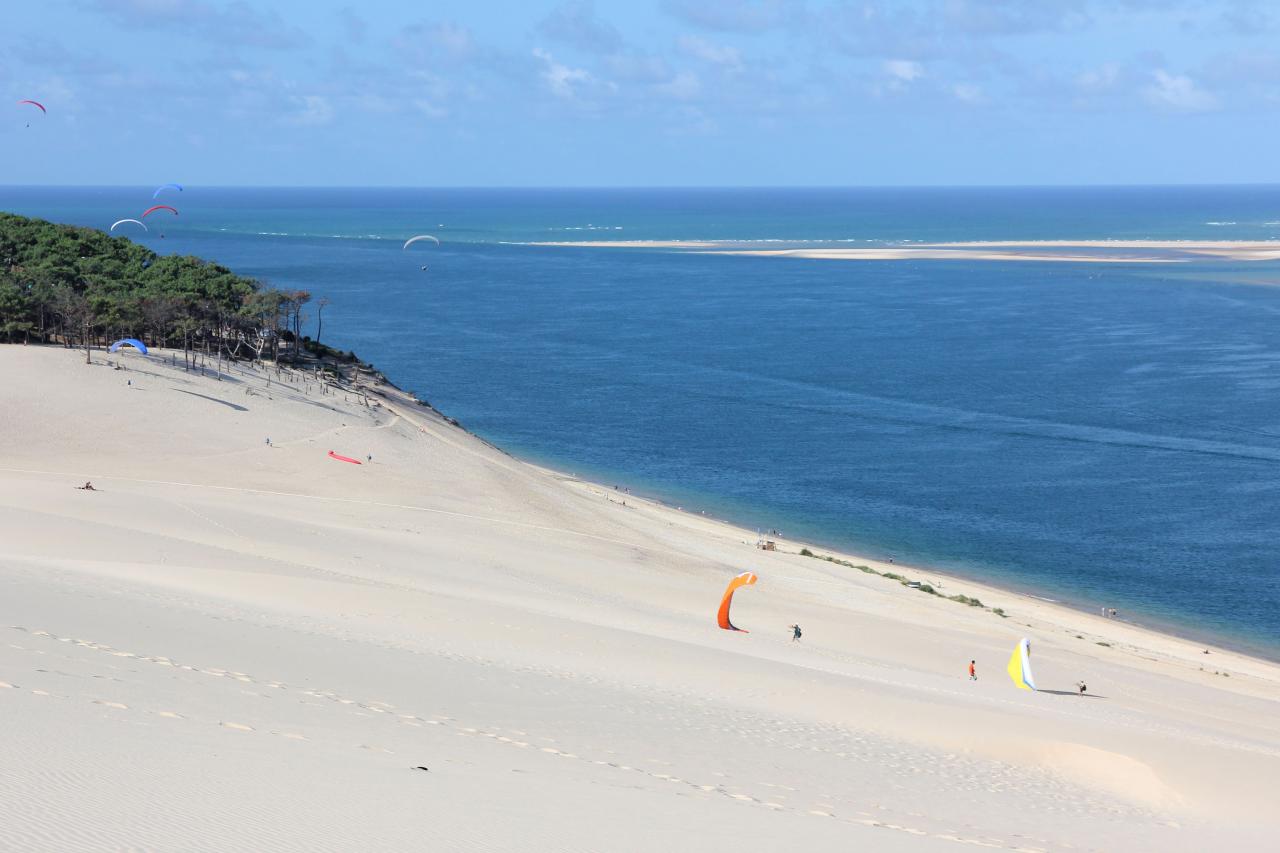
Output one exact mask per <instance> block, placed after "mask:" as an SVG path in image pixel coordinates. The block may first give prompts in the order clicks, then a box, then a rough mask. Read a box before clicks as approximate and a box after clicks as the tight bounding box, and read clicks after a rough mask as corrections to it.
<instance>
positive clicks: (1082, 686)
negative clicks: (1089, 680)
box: [1076, 681, 1089, 696]
mask: <svg viewBox="0 0 1280 853" xmlns="http://www.w3.org/2000/svg"><path fill="white" fill-rule="evenodd" d="M1076 687H1078V688H1079V689H1080V695H1081V696H1083V695H1084V692H1085V691H1086V690H1088V689H1089V685H1087V684H1085V683H1084V682H1083V681H1077V682H1076Z"/></svg>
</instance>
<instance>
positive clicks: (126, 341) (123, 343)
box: [107, 338, 147, 355]
mask: <svg viewBox="0 0 1280 853" xmlns="http://www.w3.org/2000/svg"><path fill="white" fill-rule="evenodd" d="M120 347H133V348H134V349H136V350H137V351H138V352H140V353H142V354H143V355H146V354H147V345H146V344H144V343H143V342H142V341H140V340H138V339H137V338H121V339H120V340H118V341H116V342H115V343H114V344H112V345H111V348H110V349H109V350H107V351H108V352H115V351H116V350H118V349H120Z"/></svg>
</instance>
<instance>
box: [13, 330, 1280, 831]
mask: <svg viewBox="0 0 1280 853" xmlns="http://www.w3.org/2000/svg"><path fill="white" fill-rule="evenodd" d="M95 361H97V362H98V363H97V364H95V365H93V366H86V365H84V364H83V355H82V354H77V353H75V352H68V351H64V350H61V349H57V348H37V347H13V346H7V347H0V367H2V368H3V369H4V375H5V376H6V378H7V379H6V382H5V383H4V385H3V386H2V388H0V437H3V444H2V445H0V711H2V713H3V714H4V720H5V723H6V725H5V726H4V730H3V732H2V733H0V751H2V754H3V756H4V760H3V762H0V813H3V815H4V818H3V820H2V821H0V849H11V850H33V849H36V850H60V851H67V850H100V849H119V848H124V847H129V848H137V849H156V850H176V849H180V850H228V849H254V850H265V849H272V850H275V849H280V850H356V849H366V850H399V849H404V850H417V849H441V850H443V849H476V850H512V851H515V850H635V851H641V850H645V851H651V850H654V849H659V848H663V847H665V848H668V849H674V850H694V849H696V850H725V851H729V850H734V851H742V850H761V851H765V850H768V851H772V850H778V849H782V848H784V847H796V848H800V849H813V850H831V849H852V848H854V847H861V848H862V849H870V850H888V851H894V850H904V851H916V850H921V851H928V850H957V849H968V848H970V847H973V846H985V847H991V848H996V849H1010V850H1055V851H1056V850H1068V849H1095V850H1126V851H1127V850H1188V851H1193V850H1205V849H1230V850H1266V849H1272V846H1273V844H1274V839H1275V838H1276V837H1277V833H1280V813H1278V812H1277V810H1276V809H1275V808H1274V806H1276V805H1278V804H1280V796H1278V795H1277V794H1276V790H1275V785H1274V780H1275V779H1277V778H1280V723H1278V722H1277V720H1280V713H1278V711H1280V667H1277V666H1275V665H1273V664H1271V663H1268V662H1264V661H1260V660H1256V659H1252V658H1248V657H1245V656H1242V655H1238V654H1234V653H1231V652H1228V651H1225V650H1221V649H1214V650H1213V653H1212V654H1210V655H1208V656H1205V655H1204V654H1203V653H1202V646H1200V645H1196V644H1193V643H1190V642H1187V641H1183V640H1178V639H1174V638H1170V637H1165V636H1161V635H1158V634H1155V633H1152V632H1148V631H1144V630H1142V629H1139V628H1136V627H1133V626H1129V625H1125V624H1122V623H1118V622H1112V621H1109V620H1103V619H1101V618H1098V617H1092V616H1089V615H1083V614H1079V613H1075V612H1072V611H1069V610H1066V609H1063V608H1059V607H1056V606H1055V605H1052V604H1049V603H1046V602H1043V601H1039V600H1036V599H1032V598H1028V597H1023V596H1019V595H1015V594H1011V593H1006V592H1002V591H1000V590H996V589H992V588H989V587H984V586H981V585H978V584H973V583H969V582H964V581H961V580H957V579H953V578H948V577H945V576H939V575H938V573H936V572H932V571H929V572H919V573H918V574H919V575H920V576H921V577H922V578H927V579H929V580H931V581H935V582H937V583H939V584H941V586H942V590H943V591H944V592H945V593H946V594H955V593H965V594H968V595H972V596H977V597H979V598H981V599H982V600H983V601H984V602H985V603H987V604H989V605H998V606H1001V607H1003V608H1004V609H1005V611H1006V612H1007V613H1008V614H1009V617H1008V618H1004V619H1002V618H1000V617H999V616H997V615H995V614H993V613H992V612H990V611H988V610H984V609H978V608H972V607H965V606H962V605H959V604H956V603H955V602H951V601H947V600H945V599H942V598H939V597H932V596H927V595H923V594H921V593H919V592H917V591H914V590H910V589H907V588H906V587H903V586H901V585H899V584H897V583H894V582H892V581H889V580H886V579H884V578H880V577H877V576H875V575H871V574H866V573H862V572H858V571H854V570H850V569H847V568H844V567H841V566H839V565H835V564H832V563H827V562H823V561H819V560H814V559H811V558H807V557H802V556H799V555H798V554H797V553H796V552H798V550H799V548H800V547H801V546H800V544H799V543H791V542H783V543H782V550H781V551H779V552H776V553H766V552H762V551H758V550H756V549H755V548H754V546H753V542H754V538H755V537H754V535H753V534H748V533H747V532H745V531H743V530H740V529H737V528H734V527H732V526H729V525H726V524H722V523H720V522H717V521H714V520H710V519H707V518H703V517H701V516H694V515H690V514H686V513H682V512H677V511H675V510H673V509H670V508H667V507H663V506H660V505H657V504H654V503H650V502H647V501H643V500H638V499H636V498H634V497H632V496H629V495H618V494H615V493H614V492H613V490H612V489H606V488H603V487H600V486H597V485H594V484H591V483H585V482H582V481H578V480H576V479H574V478H572V477H568V476H565V475H562V474H557V473H555V472H551V471H547V470H544V469H540V468H537V467H534V466H531V465H528V464H525V463H523V462H521V461H519V460H516V459H513V458H511V457H509V456H507V455H505V454H503V453H501V452H500V451H498V450H495V449H494V448H492V447H490V446H488V445H487V444H485V443H484V442H482V441H479V440H478V439H475V438H474V437H472V436H470V435H468V434H466V433H465V432H463V431H461V430H459V429H457V428H456V427H453V426H451V425H450V424H448V423H447V422H445V421H444V420H443V419H442V418H440V417H439V416H438V415H436V414H435V413H434V412H432V411H430V410H428V409H425V408H421V407H418V406H415V405H413V404H412V403H411V402H410V401H408V400H405V399H403V398H401V397H398V396H397V395H395V394H394V393H391V396H390V397H388V398H385V399H382V398H378V397H376V396H375V397H373V398H372V399H373V400H374V401H376V403H375V404H374V405H372V406H366V405H364V403H363V401H362V399H361V398H360V396H359V395H354V394H352V393H350V392H343V391H338V392H337V393H336V394H326V395H321V394H319V392H318V389H317V387H316V386H314V384H313V383H311V382H308V381H307V380H306V379H304V378H301V377H293V379H296V380H297V381H291V379H290V378H288V377H287V376H286V375H281V376H279V377H277V376H275V375H274V374H273V376H272V378H271V382H270V385H268V384H267V381H266V377H265V376H263V375H262V374H258V373H246V374H242V373H240V372H236V373H234V374H232V375H230V376H227V377H224V378H223V379H221V380H218V379H215V378H213V377H212V376H200V375H197V374H191V373H187V372H185V371H183V370H182V369H181V368H180V367H177V368H175V367H172V366H169V365H168V364H167V357H166V356H164V355H161V356H159V357H153V358H152V359H150V360H144V359H141V358H137V357H126V358H124V359H122V361H123V362H125V363H127V364H128V365H129V369H128V370H127V371H124V370H121V371H117V370H113V369H111V368H109V367H108V366H107V365H106V363H105V361H106V359H105V356H104V355H103V354H100V353H99V354H96V355H95ZM180 361H181V360H180V359H179V362H180ZM130 380H131V381H132V385H128V384H126V383H127V382H128V381H130ZM389 393H390V392H389ZM267 437H270V438H271V446H268V445H267V444H266V441H265V439H266V438H267ZM330 450H333V451H335V452H337V453H339V454H342V455H347V456H350V457H353V458H356V459H360V460H365V461H366V464H363V465H352V464H348V463H343V462H337V461H334V460H332V459H330V458H328V457H327V453H328V452H329V451H330ZM369 455H372V457H373V458H372V462H371V463H370V462H368V461H367V459H366V457H367V456H369ZM85 480H92V481H93V483H94V485H95V487H96V489H97V491H94V492H85V491H80V490H76V489H74V488H73V487H74V486H76V485H82V484H83V483H84V481H85ZM623 500H625V501H626V504H625V505H623V503H622V501H623ZM858 562H864V563H866V564H867V565H871V566H873V567H875V566H877V564H875V563H873V562H871V561H861V560H860V561H858ZM747 568H750V569H752V570H754V571H756V572H758V573H759V575H760V577H761V581H760V583H759V585H758V586H757V587H756V588H754V589H751V590H749V591H747V592H744V593H743V594H741V595H740V596H739V598H738V600H737V602H736V603H735V611H734V618H735V621H736V622H737V623H739V624H740V625H742V626H743V627H745V628H748V629H750V631H751V633H749V634H731V633H728V632H724V631H720V630H718V629H717V628H716V627H715V622H714V610H715V605H716V604H717V603H718V600H719V595H720V592H721V590H722V589H723V587H724V584H725V583H726V582H727V580H728V578H729V577H730V576H732V575H733V574H734V573H736V572H738V571H741V570H743V569H747ZM880 568H887V567H880ZM895 568H897V570H898V571H904V572H906V573H907V574H912V575H914V574H916V573H915V572H913V570H909V569H906V570H904V569H902V567H895ZM796 621H799V622H800V623H801V624H802V625H803V626H804V630H805V636H804V640H803V641H802V643H799V644H793V643H791V642H790V640H789V632H788V631H787V630H786V626H787V625H788V624H790V623H793V622H796ZM1021 636H1030V637H1032V638H1033V643H1034V647H1035V652H1034V654H1035V659H1036V666H1037V668H1038V673H1037V674H1038V676H1039V679H1040V682H1041V685H1040V686H1041V687H1042V688H1048V689H1049V690H1058V691H1062V692H1061V693H1054V692H1048V691H1044V692H1040V693H1035V694H1031V693H1027V692H1024V691H1018V690H1016V689H1014V688H1013V686H1012V685H1011V684H1010V682H1009V680H1008V679H1007V677H1005V676H1004V674H1003V665H1004V662H1005V660H1006V659H1007V657H1008V653H1009V650H1010V649H1011V648H1012V646H1013V644H1014V642H1015V641H1016V639H1017V638H1018V637H1021ZM1102 643H1106V644H1107V645H1101V644H1102ZM970 658H976V659H977V660H978V665H979V675H980V679H979V680H978V681H977V682H971V681H969V680H968V679H967V677H966V676H965V674H964V666H965V665H966V664H967V662H968V660H969V659H970ZM1217 673H1229V675H1223V674H1217ZM1078 678H1085V679H1086V680H1087V681H1088V683H1089V686H1090V693H1091V695H1090V696H1087V697H1079V696H1075V695H1070V691H1071V689H1072V685H1073V684H1074V682H1075V681H1076V680H1077V679H1078ZM418 767H426V768H428V769H426V770H421V769H416V768H418Z"/></svg>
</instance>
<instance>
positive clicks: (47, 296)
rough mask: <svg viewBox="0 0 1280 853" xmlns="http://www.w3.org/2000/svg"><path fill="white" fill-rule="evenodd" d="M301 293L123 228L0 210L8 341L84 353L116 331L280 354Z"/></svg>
mask: <svg viewBox="0 0 1280 853" xmlns="http://www.w3.org/2000/svg"><path fill="white" fill-rule="evenodd" d="M310 299H311V294H310V293H307V292H306V291H282V290H275V289H272V288H269V287H266V286H265V285H263V283H262V282H259V281H256V280H254V279H251V278H246V277H244V276H239V275H236V274H235V273H233V272H232V271H231V270H229V269H227V268H226V267H224V266H221V265H219V264H215V263H210V262H208V261H204V260H201V259H200V258H195V257H189V256H187V257H183V256H178V255H157V254H156V253H155V252H153V251H151V250H150V249H147V248H146V247H144V246H140V245H138V244H136V243H134V242H133V241H131V240H129V239H127V238H125V237H112V236H111V235H109V234H107V233H105V232H102V231H98V230H95V229H92V228H78V227H74V226H69V225H56V224H54V223H51V222H45V221H43V220H39V219H28V218H26V217H23V216H15V215H13V214H8V213H0V339H3V340H6V341H9V342H15V343H16V342H39V343H51V342H55V343H57V342H60V343H63V344H64V345H66V346H72V345H79V346H83V347H85V357H86V359H87V358H88V357H89V355H88V354H89V347H90V346H91V345H92V344H94V343H104V342H109V341H111V340H115V339H118V338H122V337H134V338H139V339H141V340H143V341H145V342H147V343H149V344H152V345H154V344H159V345H161V346H170V345H175V344H181V346H182V347H183V349H184V351H186V352H190V353H194V352H195V351H197V350H199V351H203V352H205V353H210V354H212V353H214V351H215V350H216V354H217V356H218V357H227V358H250V357H257V358H262V357H271V358H279V357H280V356H281V355H282V353H281V347H282V344H285V345H287V344H288V343H290V342H294V341H297V340H298V339H299V338H300V337H301V335H300V331H301V325H302V308H303V306H304V305H305V304H306V303H307V302H309V301H310ZM324 303H325V300H321V301H320V303H319V304H320V307H321V308H323V306H324ZM286 348H287V346H286ZM311 348H314V349H319V348H320V345H319V343H318V342H315V343H313V344H311V345H310V346H309V349H311ZM314 349H313V351H314ZM323 349H324V350H327V349H328V348H327V347H325V348H323Z"/></svg>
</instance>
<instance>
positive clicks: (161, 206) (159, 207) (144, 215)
mask: <svg viewBox="0 0 1280 853" xmlns="http://www.w3.org/2000/svg"><path fill="white" fill-rule="evenodd" d="M157 210H168V211H170V212H172V213H173V215H174V216H177V215H178V211H177V210H176V209H174V208H172V207H170V206H169V205H167V204H157V205H155V206H154V207H148V208H147V209H146V210H144V211H142V218H143V219H146V218H147V214H148V213H154V212H155V211H157Z"/></svg>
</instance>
